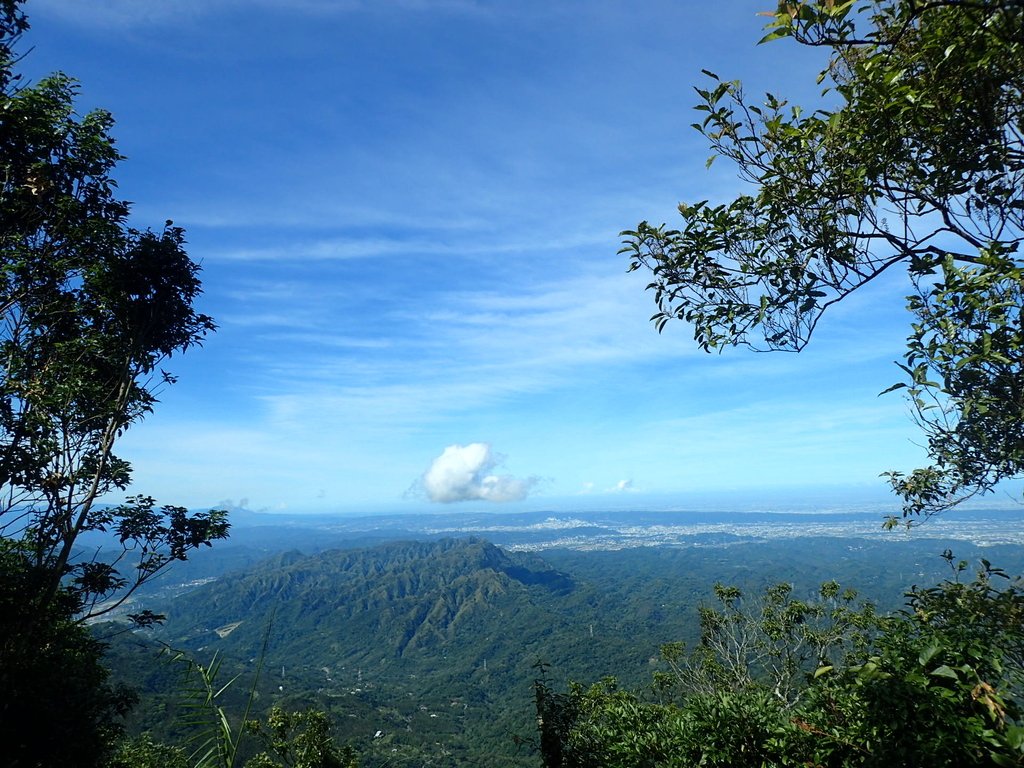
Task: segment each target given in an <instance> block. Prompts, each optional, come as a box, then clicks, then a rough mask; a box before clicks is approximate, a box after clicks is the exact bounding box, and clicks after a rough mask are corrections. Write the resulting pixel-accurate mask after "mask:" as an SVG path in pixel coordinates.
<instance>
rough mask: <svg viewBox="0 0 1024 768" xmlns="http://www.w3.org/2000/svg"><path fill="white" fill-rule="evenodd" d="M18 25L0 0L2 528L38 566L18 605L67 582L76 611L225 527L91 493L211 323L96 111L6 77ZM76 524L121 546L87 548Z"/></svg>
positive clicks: (111, 481)
mask: <svg viewBox="0 0 1024 768" xmlns="http://www.w3.org/2000/svg"><path fill="white" fill-rule="evenodd" d="M27 26H28V24H27V22H26V20H25V16H24V14H23V13H22V12H21V10H20V3H19V2H16V1H13V0H6V1H5V2H2V3H0V536H2V537H3V539H4V545H5V547H8V548H12V549H17V550H18V551H19V552H20V555H19V556H20V558H21V562H22V563H23V565H24V567H26V568H29V569H32V570H33V571H36V572H37V573H38V574H39V575H40V578H38V579H37V580H36V582H35V583H36V584H37V588H36V589H35V591H34V592H32V593H30V594H26V595H25V596H24V597H25V599H26V600H27V601H29V602H30V603H32V604H33V605H34V606H35V608H36V611H35V613H34V614H31V615H39V616H43V615H45V614H46V608H47V606H49V605H51V604H53V603H54V602H55V601H56V600H57V598H58V595H59V593H61V592H65V593H67V594H68V595H70V596H71V597H72V598H74V602H75V603H76V604H75V605H74V606H73V609H74V610H75V611H76V612H77V613H78V614H79V618H85V617H87V616H90V615H91V616H95V615H98V614H99V613H103V612H105V611H108V610H110V609H111V608H112V607H114V606H115V605H116V604H117V603H118V601H120V600H123V599H124V598H125V596H126V595H127V594H128V593H130V591H131V589H132V588H134V587H136V586H138V584H140V583H141V582H143V581H145V580H146V579H148V578H150V577H151V576H152V575H153V574H155V573H156V572H157V571H158V570H160V569H161V568H162V567H164V566H165V565H166V564H167V563H169V562H170V561H172V560H177V559H183V558H184V557H185V556H186V555H187V553H188V552H189V551H190V550H192V549H194V548H196V547H198V546H201V545H207V544H209V543H210V542H211V541H212V540H214V539H218V538H223V537H224V536H226V535H227V527H228V525H227V522H226V519H225V514H224V513H223V512H208V513H200V514H197V515H189V514H188V513H187V511H186V510H184V509H182V508H180V507H173V506H168V507H162V508H159V507H157V506H156V503H155V501H154V500H153V499H151V498H149V497H146V496H136V497H134V498H131V499H129V500H128V502H127V503H125V504H123V505H121V506H118V507H115V508H110V507H107V506H104V505H102V504H100V500H101V499H102V498H103V497H104V495H105V494H107V493H109V492H112V491H115V490H124V489H126V488H127V487H128V485H129V483H130V480H131V467H130V465H129V464H128V462H127V461H125V460H124V459H122V458H120V457H118V456H117V455H116V454H115V453H114V447H115V444H116V442H117V440H118V438H120V437H121V435H123V434H124V432H125V430H127V429H128V428H129V427H130V426H131V425H132V424H135V423H137V422H138V421H139V420H140V419H142V418H143V417H144V416H145V415H146V414H147V413H148V412H149V411H150V410H152V408H153V406H154V405H155V404H156V402H157V394H158V392H159V389H160V387H161V386H164V385H166V384H169V383H171V382H173V380H174V377H173V376H171V375H170V374H168V373H166V372H164V371H163V370H162V369H161V365H162V364H163V363H164V362H165V361H166V360H167V359H168V358H169V357H171V356H172V355H173V354H175V353H178V352H182V351H185V350H187V349H189V348H190V347H192V346H195V345H196V344H198V343H200V342H201V341H202V339H203V338H204V336H205V335H206V334H207V333H209V332H210V331H212V330H213V328H214V325H213V322H212V320H211V319H210V318H209V317H207V316H206V315H204V314H201V313H199V312H197V311H196V310H195V308H194V307H193V303H194V302H195V300H196V298H197V297H198V296H199V294H200V292H201V286H200V282H199V277H198V273H199V268H198V266H197V265H196V264H195V263H194V262H193V261H192V260H191V259H190V258H189V257H188V254H187V253H186V252H185V250H184V247H183V246H184V234H183V232H182V230H181V229H180V228H178V227H175V226H174V225H173V224H172V223H171V222H170V221H168V222H167V223H166V225H165V226H164V227H163V228H162V230H160V231H158V232H153V231H149V230H146V231H140V230H136V229H133V228H132V227H130V226H129V225H128V213H129V204H128V203H127V202H125V201H122V200H119V199H118V198H117V197H116V196H115V194H114V192H115V187H116V184H115V182H114V180H113V178H112V177H111V173H112V171H113V169H114V167H115V165H116V164H117V163H118V162H119V161H120V160H121V159H122V158H121V155H120V154H119V153H118V151H117V149H116V146H115V143H114V140H113V138H112V137H111V135H110V130H111V127H112V125H113V120H112V118H111V116H110V114H109V113H107V112H105V111H103V110H96V111H93V112H89V113H87V114H85V115H79V114H78V112H77V111H76V109H75V103H74V102H75V97H76V95H77V84H76V83H75V81H74V80H72V79H71V78H69V77H67V76H66V75H63V74H59V73H58V74H55V75H52V76H50V77H47V78H44V79H42V80H41V81H39V82H38V83H36V84H33V85H25V84H23V83H21V82H20V75H19V74H18V73H17V72H16V70H15V64H16V63H17V56H16V55H15V53H14V47H15V44H16V42H17V40H18V38H19V36H20V35H21V34H22V32H23V31H24V30H25V29H26V28H27ZM88 531H101V532H108V533H111V534H112V541H113V542H114V543H115V546H116V545H119V546H120V550H117V549H115V550H114V554H113V555H112V556H110V557H106V558H103V557H91V556H90V557H87V556H85V553H84V552H82V551H80V548H76V542H77V541H78V540H79V537H80V536H81V535H82V534H83V533H85V532H88ZM12 557H13V555H12ZM115 595H116V596H117V599H116V600H114V601H113V602H111V601H110V600H111V598H112V597H115ZM139 618H140V620H142V621H146V620H151V619H152V618H153V617H152V616H140V617H139ZM28 629H30V627H28V628H26V635H27V634H28Z"/></svg>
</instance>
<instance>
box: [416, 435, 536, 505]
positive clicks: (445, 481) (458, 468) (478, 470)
mask: <svg viewBox="0 0 1024 768" xmlns="http://www.w3.org/2000/svg"><path fill="white" fill-rule="evenodd" d="M500 462H501V457H500V456H499V455H497V454H495V453H494V452H493V451H491V446H490V445H489V444H488V443H470V444H469V445H449V446H448V447H447V448H445V449H444V452H443V453H442V454H441V455H440V456H438V457H437V458H436V459H434V461H433V462H432V463H431V465H430V469H428V470H427V471H426V472H425V473H424V475H423V477H422V478H421V480H420V483H421V485H422V487H423V490H424V491H425V492H426V494H427V498H429V499H430V500H431V501H436V502H440V503H443V504H450V503H452V502H455V501H495V502H502V501H520V500H521V499H525V498H526V496H527V494H528V493H529V492H530V489H531V488H532V487H533V486H534V485H536V483H537V478H534V477H530V478H519V477H513V476H512V475H497V474H495V473H494V470H495V468H496V467H497V466H498V464H499V463H500Z"/></svg>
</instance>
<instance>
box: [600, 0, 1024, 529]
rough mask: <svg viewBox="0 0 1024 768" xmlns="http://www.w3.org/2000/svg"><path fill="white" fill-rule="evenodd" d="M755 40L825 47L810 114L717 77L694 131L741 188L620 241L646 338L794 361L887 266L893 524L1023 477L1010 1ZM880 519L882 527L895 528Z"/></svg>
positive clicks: (1018, 87)
mask: <svg viewBox="0 0 1024 768" xmlns="http://www.w3.org/2000/svg"><path fill="white" fill-rule="evenodd" d="M769 15H770V16H771V17H772V21H771V22H770V24H769V25H768V34H767V35H766V36H765V37H764V39H763V40H762V42H765V41H769V40H776V39H781V38H785V39H789V40H791V41H795V42H796V43H799V44H802V45H808V46H819V47H823V48H826V49H828V50H829V51H830V53H831V55H830V59H829V63H828V66H827V68H826V69H825V70H824V71H823V72H821V74H820V76H819V78H818V82H819V83H822V84H824V93H823V95H825V96H826V99H825V100H824V101H826V102H828V103H837V106H835V107H834V108H831V109H824V108H823V109H817V110H815V111H813V112H806V111H804V110H802V109H801V108H800V107H798V106H794V105H790V104H788V103H787V102H786V100H785V99H783V98H781V97H779V96H775V95H772V94H768V95H766V96H765V98H764V99H763V100H761V101H759V102H758V103H755V102H753V101H752V100H750V99H748V98H747V97H746V96H745V94H744V93H743V90H742V88H741V85H740V83H739V82H736V81H724V80H721V79H719V78H718V76H716V75H715V74H713V73H710V72H705V74H706V75H707V76H708V79H709V81H710V82H709V85H708V86H707V87H706V88H698V89H697V93H698V94H699V96H700V99H701V101H700V103H699V104H698V105H697V107H696V109H697V110H698V111H700V112H702V113H703V114H704V118H703V120H702V121H701V122H699V123H695V124H694V127H695V128H696V129H697V130H698V131H700V132H701V133H702V134H704V135H705V136H706V137H707V139H708V140H709V142H710V145H711V148H712V150H713V154H712V156H711V159H710V160H709V161H708V163H709V165H710V163H711V161H713V160H714V159H716V158H718V157H721V158H724V159H726V160H730V161H732V162H733V163H735V165H736V167H737V168H738V169H739V174H740V177H741V178H742V179H743V180H745V181H747V182H749V184H750V185H751V187H752V189H751V191H750V193H748V194H744V195H740V196H739V197H737V198H736V199H735V200H733V201H731V202H728V203H722V204H717V205H716V204H712V203H710V202H708V201H706V200H705V201H700V202H696V203H683V204H681V205H680V206H679V213H680V215H681V217H682V223H681V225H679V227H678V228H676V229H669V228H667V227H666V226H660V227H655V226H652V225H650V224H648V223H647V222H642V223H640V224H639V225H638V226H637V228H636V229H635V230H630V231H626V232H623V233H622V234H623V237H624V241H623V248H622V250H621V251H620V252H621V253H625V254H626V255H628V257H629V259H630V266H631V269H634V270H635V269H640V268H642V267H643V268H647V269H649V270H650V271H651V272H652V275H653V281H652V282H651V283H650V284H649V286H648V288H649V289H651V290H653V291H654V295H655V299H656V301H657V304H658V312H657V313H656V314H655V315H654V317H653V318H652V319H653V320H654V322H655V323H656V325H657V327H658V329H659V330H661V329H662V328H664V326H665V325H666V324H667V323H668V322H669V321H670V320H672V319H679V320H683V321H686V322H687V323H690V324H691V325H692V327H693V332H694V339H695V341H696V342H697V344H698V345H700V346H701V347H702V348H703V349H704V350H706V351H711V350H713V349H721V348H723V347H727V346H735V345H739V346H748V347H752V348H756V349H767V350H791V351H799V350H801V349H802V348H803V347H804V346H805V345H806V344H807V343H808V342H809V341H810V338H811V336H812V334H813V332H814V329H815V326H816V325H817V323H818V321H819V319H820V317H821V315H822V313H824V312H825V311H826V310H827V309H828V308H829V307H830V306H832V305H834V304H836V303H837V302H839V301H842V300H843V299H844V298H845V297H846V296H848V295H850V294H851V293H852V292H853V291H855V290H857V289H859V288H861V287H862V286H864V285H866V284H868V283H870V282H872V281H873V280H875V279H877V278H878V277H880V276H881V275H882V274H884V273H885V272H887V271H889V270H891V269H894V268H895V269H901V270H905V271H906V273H907V275H908V276H909V278H910V280H911V282H912V284H913V293H912V295H911V296H910V297H909V298H908V308H909V310H910V312H911V313H912V315H913V319H912V322H911V332H910V335H909V337H908V341H907V352H906V354H905V357H904V360H903V362H902V363H900V367H901V368H902V369H903V371H904V373H905V374H906V379H905V381H902V382H900V383H898V384H897V385H895V386H894V387H893V389H897V388H905V390H906V392H907V394H908V397H909V400H910V403H911V404H912V406H913V408H914V411H915V413H916V417H917V420H918V422H919V423H920V425H921V427H922V428H923V430H924V432H925V435H926V437H927V447H928V451H929V456H930V459H931V462H932V464H931V466H929V467H926V468H923V469H918V470H915V471H914V472H912V473H911V474H910V475H904V474H901V473H898V472H893V473H890V474H889V479H890V481H891V484H892V486H893V489H894V490H895V491H896V492H897V494H898V495H900V496H901V497H902V499H903V501H904V507H903V512H904V517H908V516H910V515H918V514H924V515H928V514H932V513H935V512H939V511H942V510H943V509H946V508H949V507H951V506H953V505H955V504H956V503H959V502H960V501H962V500H963V499H964V498H966V497H968V496H970V495H973V494H975V493H979V492H980V493H984V492H986V491H989V490H991V489H992V488H993V486H994V485H995V484H996V483H998V482H999V481H1000V480H1003V479H1005V478H1011V477H1014V476H1017V475H1020V474H1021V473H1022V471H1024V329H1022V326H1021V305H1022V303H1024V273H1022V267H1024V264H1022V261H1021V259H1020V256H1019V248H1020V244H1021V241H1022V239H1024V4H1022V3H1021V2H1019V0H975V1H973V2H960V1H958V0H931V1H930V2H924V1H923V0H874V1H873V2H858V3H855V2H851V1H848V2H842V1H841V0H821V1H819V2H782V3H780V4H779V8H778V11H777V12H775V13H773V14H769ZM891 522H893V523H894V522H895V521H891Z"/></svg>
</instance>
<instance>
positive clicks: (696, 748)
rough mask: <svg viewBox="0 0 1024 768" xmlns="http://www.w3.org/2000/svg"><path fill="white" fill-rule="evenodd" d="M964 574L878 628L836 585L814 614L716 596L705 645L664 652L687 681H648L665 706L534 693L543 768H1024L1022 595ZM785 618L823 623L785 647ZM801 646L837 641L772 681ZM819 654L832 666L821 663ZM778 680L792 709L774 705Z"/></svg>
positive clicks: (770, 598) (776, 596)
mask: <svg viewBox="0 0 1024 768" xmlns="http://www.w3.org/2000/svg"><path fill="white" fill-rule="evenodd" d="M947 559H948V560H949V561H950V563H951V564H952V563H953V558H952V555H951V554H949V553H947ZM965 568H966V564H964V563H960V564H957V565H956V566H954V578H953V579H950V580H947V581H945V582H943V583H942V584H939V585H938V586H936V587H934V588H931V589H923V590H918V589H915V590H912V591H911V592H910V593H909V594H908V595H907V606H906V609H905V610H904V611H902V612H900V613H898V614H895V615H892V616H881V617H878V616H874V615H873V614H872V613H871V611H870V610H868V611H859V612H853V611H850V610H848V609H845V608H842V603H843V602H844V601H842V600H840V601H838V604H837V603H835V598H836V597H837V596H838V593H837V592H836V591H835V589H834V583H829V584H826V585H825V588H824V590H823V591H824V592H825V595H823V597H824V600H823V604H824V605H826V606H828V610H826V611H824V612H821V613H819V612H817V611H814V610H813V604H804V605H801V604H799V602H798V601H793V600H791V599H790V598H789V595H788V592H787V591H786V589H785V585H782V588H781V589H780V587H779V586H776V587H770V588H769V589H768V590H767V591H766V593H765V599H764V600H763V601H762V603H761V605H760V606H754V607H748V606H744V605H742V604H741V602H740V597H739V595H738V593H737V590H735V589H734V588H732V587H718V588H716V590H715V591H716V596H717V597H718V599H719V601H720V602H721V603H722V606H723V607H722V608H721V609H705V610H704V611H703V612H702V614H703V615H702V622H701V624H702V639H701V645H700V646H699V647H698V648H696V649H694V651H693V652H692V653H691V654H690V656H689V657H688V658H686V657H685V655H684V654H682V653H681V651H680V650H679V649H678V648H677V647H672V646H670V647H668V648H667V649H665V652H666V658H667V660H668V661H669V662H670V665H671V666H672V667H673V669H674V670H675V671H677V672H678V671H679V670H680V669H682V670H683V674H676V675H669V676H665V675H660V676H658V677H657V678H656V680H655V686H654V690H655V691H656V692H657V698H658V699H659V700H656V701H652V698H651V696H650V695H649V694H647V695H645V694H644V693H642V692H641V693H635V692H630V691H623V690H620V689H619V688H618V687H617V686H616V685H615V683H614V681H609V680H606V681H604V682H602V683H601V684H599V685H595V686H592V687H590V688H583V687H581V686H578V685H572V686H570V689H569V691H568V693H565V694H561V693H554V692H552V691H551V690H550V688H549V687H548V685H547V683H546V682H545V681H543V680H540V681H538V682H537V684H536V686H535V694H536V699H537V711H538V728H539V729H540V731H541V737H542V738H541V747H542V748H541V756H542V758H543V760H544V764H545V765H546V766H549V767H551V768H554V767H555V766H560V767H561V768H572V767H574V766H587V767H588V768H599V767H600V766H609V767H610V766H615V768H669V767H670V766H671V767H675V766H679V767H680V768H681V767H682V766H693V765H702V766H722V767H723V768H725V767H726V766H729V767H732V766H750V767H751V768H760V767H761V766H765V765H778V766H808V765H813V766H822V767H823V768H824V767H825V766H835V768H840V766H841V767H842V768H849V767H850V766H873V767H874V766H877V767H881V766H892V765H927V766H992V765H997V766H1021V765H1024V725H1022V722H1021V717H1022V711H1021V707H1020V701H1019V699H1020V694H1021V688H1020V684H1021V677H1020V675H1021V654H1020V649H1021V639H1020V638H1021V636H1022V635H1021V630H1022V624H1021V623H1022V619H1024V613H1022V607H1024V593H1022V592H1021V588H1020V580H1019V579H1018V580H1016V581H1011V580H1010V579H1009V578H1008V577H1007V576H1006V574H1005V573H1003V572H1002V571H1000V570H998V569H995V568H992V567H991V566H990V565H989V564H988V563H985V562H983V563H982V568H981V569H980V571H979V572H978V576H977V578H976V579H975V580H973V581H971V582H969V583H962V582H961V581H960V574H961V573H962V572H963V570H964V569H965ZM780 608H781V609H782V613H783V614H784V613H789V614H790V618H793V617H795V616H796V615H799V614H800V613H805V612H806V613H807V615H808V616H809V617H811V618H814V619H821V620H822V621H821V622H820V623H818V624H817V628H816V629H814V630H812V631H810V632H809V634H808V635H805V634H804V633H803V632H800V631H792V630H795V629H797V628H798V626H799V623H797V624H794V625H792V626H790V627H783V629H784V630H785V631H783V632H781V633H779V632H778V631H777V630H778V629H779V617H780V615H781V614H780V610H779V609H780ZM808 609H812V610H810V611H809V612H808ZM708 611H711V612H712V613H713V614H714V617H716V618H706V617H708ZM854 616H857V620H856V622H852V623H851V619H853V618H854ZM830 622H834V624H833V625H832V626H831V627H830V626H829V623H830ZM783 623H784V624H785V622H783ZM853 624H856V625H857V626H855V627H854V626H853ZM851 628H852V629H853V631H852V632H851V631H850V630H851ZM869 628H873V629H874V631H872V632H868V631H865V630H867V629H869ZM751 634H753V635H754V637H753V639H751V638H750V635H751ZM808 637H829V638H834V641H830V642H829V643H828V644H827V646H828V647H827V648H824V649H814V650H815V653H813V654H811V656H810V657H809V660H810V661H812V662H815V663H812V664H811V665H809V666H804V665H802V664H798V665H797V667H796V674H793V675H789V674H788V673H786V674H783V675H781V676H780V675H779V671H780V667H779V666H778V665H777V662H776V660H777V659H795V658H801V657H802V656H803V654H804V651H805V649H806V648H807V647H808V642H807V640H808ZM723 638H727V640H726V641H724V642H723ZM811 645H813V643H812V644H811ZM764 647H767V648H768V652H767V653H765V652H763V651H762V650H761V648H764ZM751 649H753V652H751ZM819 650H825V651H826V653H825V654H824V657H823V658H822V657H819V658H818V659H817V661H816V660H815V657H816V656H817V655H818V652H819ZM835 651H841V652H840V653H838V654H836V653H835ZM800 670H803V673H802V674H799V672H800ZM723 671H724V672H725V673H726V674H723ZM782 671H783V672H785V669H784V668H782ZM780 679H781V680H784V681H786V682H787V684H789V685H790V691H791V695H780V692H779V688H778V684H777V683H778V680H780ZM797 688H798V689H799V690H797Z"/></svg>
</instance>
